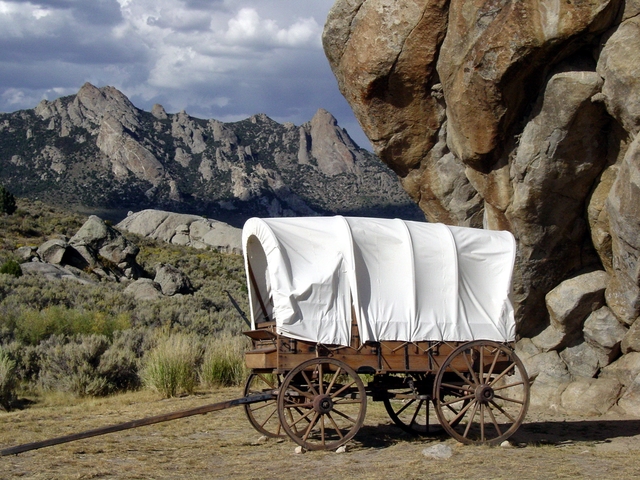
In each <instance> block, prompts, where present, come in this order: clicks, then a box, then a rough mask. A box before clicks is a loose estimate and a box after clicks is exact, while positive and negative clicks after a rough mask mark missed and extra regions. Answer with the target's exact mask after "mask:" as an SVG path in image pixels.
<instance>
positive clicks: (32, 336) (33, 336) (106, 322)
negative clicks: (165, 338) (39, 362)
mask: <svg viewBox="0 0 640 480" xmlns="http://www.w3.org/2000/svg"><path fill="white" fill-rule="evenodd" d="M15 324H16V327H15V328H16V331H15V337H16V339H17V340H20V341H22V342H24V343H27V344H30V345H37V344H38V343H39V342H41V341H42V340H44V339H46V338H48V337H50V336H52V335H67V336H74V335H90V334H96V335H105V336H107V337H111V336H112V335H113V333H114V332H115V331H117V330H124V329H126V328H129V327H130V326H131V321H130V315H129V314H127V313H122V314H119V315H116V316H111V315H108V314H106V313H104V312H99V311H98V312H96V311H83V310H75V309H70V308H65V307H61V306H53V307H47V308H44V309H42V310H25V311H22V312H21V313H20V315H19V316H18V318H17V319H16V321H15Z"/></svg>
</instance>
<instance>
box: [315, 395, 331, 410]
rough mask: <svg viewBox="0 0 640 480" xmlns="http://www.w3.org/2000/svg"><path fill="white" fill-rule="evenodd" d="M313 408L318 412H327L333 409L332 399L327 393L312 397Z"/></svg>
mask: <svg viewBox="0 0 640 480" xmlns="http://www.w3.org/2000/svg"><path fill="white" fill-rule="evenodd" d="M313 409H314V410H315V411H316V412H318V413H320V414H325V413H329V412H330V411H331V410H333V400H331V398H330V397H329V395H318V396H317V397H316V398H314V399H313Z"/></svg>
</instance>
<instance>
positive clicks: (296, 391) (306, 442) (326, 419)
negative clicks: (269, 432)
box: [278, 358, 367, 450]
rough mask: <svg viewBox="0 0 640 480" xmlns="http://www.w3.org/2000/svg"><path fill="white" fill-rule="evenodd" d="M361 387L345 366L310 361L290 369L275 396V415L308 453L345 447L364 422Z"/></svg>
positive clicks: (364, 400)
mask: <svg viewBox="0 0 640 480" xmlns="http://www.w3.org/2000/svg"><path fill="white" fill-rule="evenodd" d="M366 410H367V397H366V392H365V389H364V384H363V383H362V380H361V379H360V377H359V376H358V374H357V373H356V372H355V371H354V370H353V369H352V368H351V367H349V366H348V365H346V364H344V363H343V362H341V361H339V360H336V359H333V358H312V359H311V360H307V361H306V362H303V363H301V364H300V365H298V366H297V367H296V368H294V369H293V370H291V371H290V372H289V374H288V375H287V376H286V377H285V378H284V380H283V382H282V386H281V388H280V394H279V395H278V415H279V417H280V423H281V424H282V428H283V430H284V431H285V432H286V434H287V435H288V436H289V437H290V438H291V439H292V440H293V441H294V442H296V443H297V444H298V445H301V446H302V447H304V448H306V449H307V450H331V449H334V448H337V447H339V446H340V445H343V444H345V443H346V442H347V441H349V440H350V439H351V438H353V436H354V435H355V434H356V433H357V432H358V430H359V429H360V427H361V426H362V424H363V423H364V416H365V413H366Z"/></svg>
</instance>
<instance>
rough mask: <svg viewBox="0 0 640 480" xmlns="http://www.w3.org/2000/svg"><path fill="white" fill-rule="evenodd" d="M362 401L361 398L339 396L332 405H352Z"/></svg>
mask: <svg viewBox="0 0 640 480" xmlns="http://www.w3.org/2000/svg"><path fill="white" fill-rule="evenodd" d="M359 403H362V400H361V399H359V398H348V397H340V398H339V399H338V400H336V401H335V402H333V404H334V405H352V404H359Z"/></svg>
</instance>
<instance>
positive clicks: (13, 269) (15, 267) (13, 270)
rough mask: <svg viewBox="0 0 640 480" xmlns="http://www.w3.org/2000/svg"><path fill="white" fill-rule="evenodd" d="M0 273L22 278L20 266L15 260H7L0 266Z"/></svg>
mask: <svg viewBox="0 0 640 480" xmlns="http://www.w3.org/2000/svg"><path fill="white" fill-rule="evenodd" d="M0 273H4V274H7V275H13V276H14V277H20V276H22V268H20V264H19V263H18V262H16V261H15V260H7V261H6V262H4V263H3V264H2V266H0Z"/></svg>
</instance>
